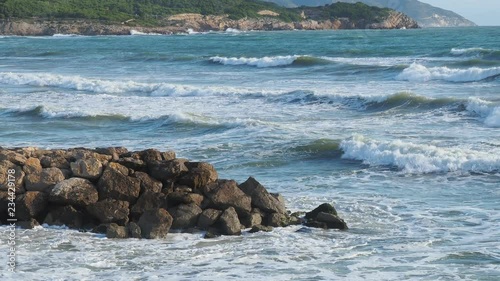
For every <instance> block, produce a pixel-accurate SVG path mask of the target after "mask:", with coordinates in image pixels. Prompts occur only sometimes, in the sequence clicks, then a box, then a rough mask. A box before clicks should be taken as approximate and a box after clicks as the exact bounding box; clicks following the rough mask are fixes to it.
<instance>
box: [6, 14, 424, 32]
mask: <svg viewBox="0 0 500 281" xmlns="http://www.w3.org/2000/svg"><path fill="white" fill-rule="evenodd" d="M412 28H419V26H418V24H417V22H416V21H414V20H413V19H411V18H409V17H408V16H406V15H404V14H402V13H399V12H395V11H392V12H391V13H390V14H389V15H388V16H387V17H386V18H385V20H383V21H366V20H358V21H352V20H350V19H349V18H336V19H329V20H313V19H304V20H301V21H294V22H286V21H283V20H280V19H277V18H273V17H261V18H243V19H239V20H234V19H230V18H229V17H227V16H214V15H208V16H204V15H201V14H193V13H185V14H178V15H174V16H170V17H169V18H167V20H166V21H164V22H163V23H162V24H161V25H155V26H142V25H140V24H136V23H135V22H134V21H133V20H130V21H125V22H110V21H99V20H90V19H56V20H48V19H36V18H31V19H4V20H0V34H1V35H18V36H52V35H55V34H75V35H87V36H93V35H133V34H134V33H135V34H137V33H139V34H142V33H144V34H162V35H169V34H179V33H188V32H208V31H226V30H228V29H229V30H241V31H249V30H260V31H273V30H336V29H412Z"/></svg>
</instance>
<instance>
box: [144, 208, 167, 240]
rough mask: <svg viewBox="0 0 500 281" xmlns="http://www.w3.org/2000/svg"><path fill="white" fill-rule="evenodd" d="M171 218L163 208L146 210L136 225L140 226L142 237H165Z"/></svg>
mask: <svg viewBox="0 0 500 281" xmlns="http://www.w3.org/2000/svg"><path fill="white" fill-rule="evenodd" d="M172 222H173V218H172V216H170V214H169V213H168V212H167V211H166V210H165V209H158V210H154V211H146V212H145V213H144V214H143V215H142V216H141V218H140V219H139V222H138V223H137V225H139V227H140V228H141V233H142V237H144V238H148V239H156V238H165V237H166V236H167V234H168V231H169V230H170V227H171V226H172Z"/></svg>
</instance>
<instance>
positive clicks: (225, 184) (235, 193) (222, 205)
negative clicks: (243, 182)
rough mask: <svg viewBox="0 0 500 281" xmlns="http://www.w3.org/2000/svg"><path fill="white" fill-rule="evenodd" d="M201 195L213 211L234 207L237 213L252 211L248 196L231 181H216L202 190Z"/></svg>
mask: <svg viewBox="0 0 500 281" xmlns="http://www.w3.org/2000/svg"><path fill="white" fill-rule="evenodd" d="M203 193H204V194H205V196H207V198H208V199H210V201H211V206H212V207H213V208H215V209H222V210H225V209H227V208H229V207H234V208H235V209H236V211H237V212H242V213H244V212H250V211H251V210H252V205H251V199H250V196H248V195H246V194H245V193H244V192H243V191H242V190H241V189H239V188H238V185H237V183H236V182H235V181H233V180H217V181H216V182H213V183H211V184H209V185H207V186H205V187H204V188H203Z"/></svg>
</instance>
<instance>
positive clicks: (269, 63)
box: [210, 56, 300, 67]
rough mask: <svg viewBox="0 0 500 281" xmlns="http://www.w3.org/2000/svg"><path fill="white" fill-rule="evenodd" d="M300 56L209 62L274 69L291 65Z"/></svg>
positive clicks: (225, 58) (220, 58)
mask: <svg viewBox="0 0 500 281" xmlns="http://www.w3.org/2000/svg"><path fill="white" fill-rule="evenodd" d="M299 57H300V56H274V57H262V58H243V57H241V58H236V57H231V58H227V57H219V56H216V57H211V58H210V61H212V62H216V63H220V64H223V65H249V66H256V67H275V66H284V65H291V64H292V63H293V62H294V61H295V60H296V59H298V58H299Z"/></svg>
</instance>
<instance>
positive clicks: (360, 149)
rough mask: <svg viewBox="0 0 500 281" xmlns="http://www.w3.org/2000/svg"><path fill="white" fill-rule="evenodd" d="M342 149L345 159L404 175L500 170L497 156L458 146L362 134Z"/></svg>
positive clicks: (350, 140)
mask: <svg viewBox="0 0 500 281" xmlns="http://www.w3.org/2000/svg"><path fill="white" fill-rule="evenodd" d="M340 147H341V149H342V150H343V152H344V154H343V155H342V158H345V159H353V160H359V161H363V163H364V164H368V165H375V166H379V165H383V166H392V167H396V168H398V169H400V170H402V171H403V172H405V173H412V174H415V173H416V174H420V173H436V172H457V171H458V172H488V173H491V172H498V171H500V156H499V155H498V154H495V153H491V152H484V151H475V150H470V149H463V148H458V147H437V146H434V145H426V144H414V143H411V142H403V141H402V140H395V141H387V142H382V141H374V140H369V139H367V138H365V137H363V136H361V135H357V136H353V137H352V138H349V139H347V140H344V141H342V142H341V144H340Z"/></svg>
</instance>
